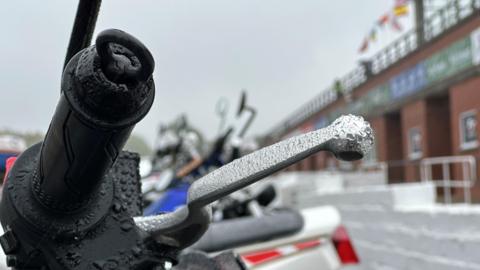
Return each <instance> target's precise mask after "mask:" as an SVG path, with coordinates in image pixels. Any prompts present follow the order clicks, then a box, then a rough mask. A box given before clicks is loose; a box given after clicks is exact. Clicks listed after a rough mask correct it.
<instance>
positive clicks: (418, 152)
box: [408, 127, 423, 159]
mask: <svg viewBox="0 0 480 270" xmlns="http://www.w3.org/2000/svg"><path fill="white" fill-rule="evenodd" d="M422 154H423V153H422V133H421V132H420V128H419V127H413V128H411V129H409V130H408V157H409V158H410V159H419V158H421V157H422Z"/></svg>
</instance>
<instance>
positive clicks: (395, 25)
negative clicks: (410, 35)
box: [390, 17, 403, 32]
mask: <svg viewBox="0 0 480 270" xmlns="http://www.w3.org/2000/svg"><path fill="white" fill-rule="evenodd" d="M390 22H391V25H392V28H393V29H394V30H396V31H398V32H401V31H402V30H403V27H402V25H401V24H400V23H399V22H398V19H397V18H395V17H394V18H392V19H391V20H390Z"/></svg>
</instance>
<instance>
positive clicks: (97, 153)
mask: <svg viewBox="0 0 480 270" xmlns="http://www.w3.org/2000/svg"><path fill="white" fill-rule="evenodd" d="M112 32H113V33H115V35H116V36H115V37H114V38H113V40H110V38H112ZM105 35H106V36H103V33H101V34H100V36H99V38H97V41H98V40H104V42H106V43H108V44H110V43H112V44H116V45H115V46H119V45H120V46H123V45H125V46H129V48H127V49H129V50H130V49H131V48H135V49H131V51H132V52H133V54H129V55H127V56H125V55H123V56H122V57H124V58H125V57H132V58H135V59H140V60H141V61H144V59H143V57H145V55H150V52H148V50H147V49H146V48H145V47H144V46H143V44H141V43H140V42H139V41H138V40H136V39H135V38H133V37H132V36H130V35H128V34H126V33H125V32H121V31H113V30H109V31H106V34H105ZM116 40H129V42H128V43H123V42H121V44H117V43H115V41H116ZM142 50H145V51H142ZM127 60H128V59H127ZM99 61H100V62H101V63H102V65H103V64H106V65H108V64H109V63H108V62H109V61H117V60H116V58H115V57H108V59H103V58H102V56H99V55H98V54H96V50H95V47H90V48H87V49H85V50H84V53H83V54H82V53H79V54H77V55H76V56H75V57H74V58H72V60H71V61H70V63H69V64H68V65H67V67H66V70H65V72H64V77H63V81H62V90H63V91H62V94H61V97H60V101H59V103H58V105H57V109H56V111H55V114H54V116H53V119H52V121H51V123H50V127H49V130H48V132H47V135H46V137H45V140H44V142H43V145H42V149H41V153H40V160H39V167H38V173H37V177H36V180H35V181H34V191H35V193H36V195H37V197H38V198H39V199H40V202H41V203H43V204H44V205H46V206H48V207H50V208H54V209H56V210H60V211H70V210H75V209H77V208H79V207H81V206H82V205H85V203H86V202H87V201H88V200H89V198H90V197H91V195H92V192H93V191H94V190H96V189H97V188H98V187H99V185H100V183H101V179H102V178H103V176H104V175H105V174H106V173H107V171H108V170H109V168H110V167H111V166H112V165H113V163H114V162H115V160H116V158H117V156H118V155H119V153H120V151H121V150H122V148H123V146H124V145H125V143H126V141H127V139H128V137H129V136H130V133H131V131H132V129H133V127H134V126H135V124H136V123H137V122H138V121H140V120H141V119H142V118H143V116H144V115H145V114H146V112H147V111H148V110H149V108H150V106H151V104H152V102H153V96H154V94H153V92H154V87H153V80H151V79H149V78H151V75H152V74H151V73H152V72H153V58H151V55H150V58H149V59H148V64H147V70H148V71H149V72H150V74H148V76H147V75H146V74H143V73H142V75H141V76H138V77H130V78H129V84H128V85H125V84H121V83H120V82H115V81H110V80H109V79H108V77H107V76H104V75H105V74H103V75H102V74H99V73H102V72H103V71H102V69H101V68H100V69H98V68H96V65H98V64H99V63H98V62H99ZM77 66H80V68H77ZM141 69H142V70H143V69H144V67H143V66H142V68H141ZM112 72H113V71H112ZM119 72H120V73H121V72H123V71H119ZM119 76H123V75H122V74H119ZM102 80H103V81H102ZM132 80H136V81H132ZM125 92H130V93H134V94H129V95H125ZM85 93H88V94H85ZM92 96H93V97H95V98H96V99H95V100H94V101H95V102H92V101H91V98H92ZM137 99H138V100H137ZM145 100H146V101H145ZM112 105H115V106H112ZM105 107H107V108H110V107H111V108H114V110H111V111H108V113H105V112H103V111H102V109H103V108H105ZM126 111H127V112H128V113H127V114H126V113H125V112H126Z"/></svg>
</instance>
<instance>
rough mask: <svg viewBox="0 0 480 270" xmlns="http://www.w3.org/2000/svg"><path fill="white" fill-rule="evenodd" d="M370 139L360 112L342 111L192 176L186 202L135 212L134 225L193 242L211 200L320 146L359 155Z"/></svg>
mask: <svg viewBox="0 0 480 270" xmlns="http://www.w3.org/2000/svg"><path fill="white" fill-rule="evenodd" d="M372 144H373V132H372V129H371V127H370V124H369V123H368V122H366V121H365V120H364V119H363V118H362V117H359V116H354V115H346V116H341V117H339V118H338V119H337V120H335V121H334V122H333V123H332V124H331V125H330V126H328V127H326V128H323V129H319V130H316V131H312V132H309V133H306V134H303V135H299V136H296V137H293V138H290V139H287V140H284V141H281V142H279V143H276V144H273V145H270V146H268V147H265V148H262V149H260V150H258V151H255V152H253V153H251V154H249V155H246V156H244V157H242V158H239V159H236V160H234V161H232V162H230V163H229V164H227V165H225V166H223V167H221V168H219V169H217V170H215V171H213V172H211V173H209V174H208V175H206V176H204V177H202V178H200V179H198V180H197V181H195V182H194V183H193V184H192V185H191V186H190V188H189V190H188V200H187V205H186V206H183V207H181V208H179V209H177V210H176V211H174V212H172V213H167V214H162V215H157V216H149V217H136V218H135V223H136V224H137V226H138V227H139V228H141V229H143V230H145V231H147V232H148V233H149V234H150V235H151V236H152V237H153V238H154V239H155V240H157V241H159V242H161V243H164V244H167V245H170V246H173V247H178V248H185V247H187V246H189V245H191V244H193V243H194V242H196V241H197V240H198V239H199V238H200V237H201V236H202V235H203V234H204V232H205V231H206V230H207V229H208V225H209V223H210V219H211V210H210V207H209V206H208V205H209V204H210V203H212V202H214V201H216V200H218V199H220V198H222V197H224V196H226V195H228V194H230V193H233V192H235V191H237V190H239V189H242V188H244V187H246V186H248V185H250V184H252V183H254V182H256V181H258V180H260V179H262V178H265V177H267V176H269V175H271V174H273V173H275V172H277V171H279V170H281V169H283V168H285V167H288V166H290V165H292V164H293V163H295V162H298V161H300V160H302V159H304V158H306V157H308V156H310V155H312V154H315V153H317V152H319V151H322V150H324V151H330V152H332V153H333V154H334V155H335V156H336V157H337V158H338V159H340V160H345V161H353V160H357V159H361V158H362V157H363V156H365V154H366V153H367V152H368V151H369V150H370V148H371V146H372Z"/></svg>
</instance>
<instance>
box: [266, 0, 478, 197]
mask: <svg viewBox="0 0 480 270" xmlns="http://www.w3.org/2000/svg"><path fill="white" fill-rule="evenodd" d="M427 3H428V1H421V0H416V1H414V4H415V7H416V8H415V12H416V14H415V18H416V25H417V26H416V28H415V29H412V30H411V31H409V32H406V33H405V34H404V35H403V36H401V37H400V38H398V39H397V40H395V41H394V42H392V43H391V44H390V45H389V46H387V47H385V48H384V49H382V50H381V51H380V52H378V53H377V54H375V55H374V56H372V57H371V58H369V59H364V60H363V61H361V62H360V64H359V65H358V67H357V68H356V69H355V70H353V71H351V72H349V73H347V74H346V75H345V76H343V77H341V78H340V79H338V80H335V81H334V82H333V83H332V87H330V88H329V89H326V90H325V91H323V92H321V94H319V95H318V96H316V97H313V98H312V99H311V100H310V101H309V102H308V103H307V104H304V105H303V106H301V107H300V108H298V109H297V110H296V111H294V112H293V113H292V114H291V115H290V116H289V117H287V118H286V119H283V120H282V121H281V122H280V123H278V124H277V125H276V126H275V127H274V128H273V129H271V130H270V131H269V132H268V134H267V135H266V138H265V140H266V143H268V144H270V143H273V142H276V141H279V140H281V139H285V138H287V137H290V136H294V135H297V134H299V133H304V132H308V131H312V130H315V129H318V128H322V127H324V126H326V125H328V124H329V123H331V122H332V121H333V120H334V119H335V118H336V117H338V116H339V115H341V114H349V113H353V114H359V115H362V116H364V117H365V118H366V119H367V120H368V121H370V123H371V124H372V127H373V129H374V130H375V133H376V146H375V149H374V150H373V151H372V153H371V154H370V156H368V157H367V158H366V159H365V160H364V161H363V162H362V163H358V164H356V165H355V166H351V165H347V164H342V163H339V162H337V161H335V160H334V158H333V157H332V156H329V155H328V154H325V153H321V154H319V155H316V156H313V157H310V158H308V159H306V160H304V161H303V162H301V163H299V164H296V165H294V166H292V167H290V168H288V170H289V171H316V170H325V169H330V170H347V171H348V170H357V169H362V170H381V171H383V172H384V174H385V181H386V182H388V183H397V182H411V181H421V180H423V181H425V180H435V179H437V180H441V181H437V182H438V183H439V187H440V188H439V193H440V196H443V197H447V198H446V199H447V200H453V201H455V200H460V199H465V200H470V196H472V199H473V200H474V201H480V185H479V184H475V180H476V177H477V175H478V173H479V172H480V166H478V161H479V157H480V156H479V154H480V148H479V142H478V140H479V138H478V136H479V131H480V130H479V127H478V125H477V122H478V117H479V110H480V66H479V64H480V3H479V1H475V0H465V1H461V0H459V1H457V0H455V1H447V2H446V3H445V5H443V6H442V7H440V8H437V9H435V10H433V11H432V10H431V9H429V8H427V7H428V6H427ZM455 180H457V181H455ZM442 188H443V189H442ZM447 189H448V191H447ZM450 189H451V190H450ZM462 190H463V191H462ZM470 192H471V194H470ZM447 193H448V194H447Z"/></svg>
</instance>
